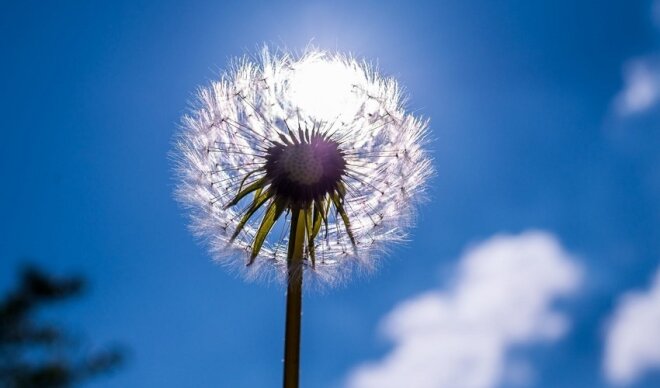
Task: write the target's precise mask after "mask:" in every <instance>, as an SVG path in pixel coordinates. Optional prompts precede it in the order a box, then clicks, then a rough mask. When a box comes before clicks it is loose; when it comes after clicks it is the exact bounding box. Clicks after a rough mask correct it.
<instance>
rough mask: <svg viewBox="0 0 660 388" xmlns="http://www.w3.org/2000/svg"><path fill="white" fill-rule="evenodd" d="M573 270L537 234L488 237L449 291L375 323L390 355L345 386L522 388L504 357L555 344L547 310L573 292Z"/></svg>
mask: <svg viewBox="0 0 660 388" xmlns="http://www.w3.org/2000/svg"><path fill="white" fill-rule="evenodd" d="M579 279H580V271H579V268H578V266H577V265H576V264H575V263H574V261H573V258H572V257H571V256H570V255H569V254H568V253H567V252H565V251H564V250H563V249H562V247H561V246H560V244H559V243H558V242H557V240H556V239H555V238H554V237H553V236H552V235H550V234H547V233H543V232H526V233H523V234H521V235H518V236H496V237H493V238H491V239H489V240H487V241H485V242H483V243H481V244H480V245H478V246H475V247H473V248H472V249H469V250H468V251H467V252H466V253H465V254H464V256H463V257H462V258H461V259H460V262H459V268H458V273H457V276H456V283H455V286H454V287H453V288H452V289H451V290H450V291H448V292H442V291H439V290H434V291H429V292H426V293H424V294H422V295H418V296H416V297H414V298H412V299H409V300H407V301H404V302H402V303H400V304H399V305H398V306H396V307H395V308H394V310H393V311H392V312H390V313H389V314H388V315H387V316H386V317H385V319H384V320H383V322H382V325H383V326H382V328H383V330H384V333H385V334H386V335H387V337H388V338H389V339H391V340H392V341H393V342H394V344H395V345H394V348H393V349H392V350H391V351H390V352H389V353H388V354H387V355H386V356H385V357H384V358H383V359H382V360H380V361H378V362H371V363H367V364H363V365H361V366H358V367H357V368H355V369H354V370H353V371H352V372H351V373H350V375H349V377H348V381H347V385H348V386H349V387H359V388H371V387H378V388H387V387H416V388H424V387H434V388H438V387H451V388H461V387H475V388H476V387H492V386H494V385H496V384H498V383H499V382H502V381H503V380H509V383H512V384H515V383H519V384H520V383H525V382H529V380H530V379H532V377H533V370H532V369H531V366H528V365H526V364H525V363H524V362H520V361H517V362H515V361H514V360H509V359H508V357H507V350H509V349H510V348H511V347H512V346H516V345H524V344H527V343H532V342H536V341H541V340H546V341H547V340H556V339H558V338H559V337H561V336H562V335H563V333H564V332H565V331H566V329H567V328H568V321H567V319H566V317H565V316H563V315H561V314H560V313H558V312H557V311H555V310H554V309H553V302H554V301H555V300H556V298H557V297H559V296H562V295H567V294H570V293H571V292H573V291H574V290H575V289H576V288H577V286H578V283H579Z"/></svg>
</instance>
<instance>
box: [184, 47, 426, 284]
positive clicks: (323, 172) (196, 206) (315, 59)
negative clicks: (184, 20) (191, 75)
mask: <svg viewBox="0 0 660 388" xmlns="http://www.w3.org/2000/svg"><path fill="white" fill-rule="evenodd" d="M427 126H428V122H427V121H425V120H421V119H420V118H418V117H415V116H414V115H412V114H410V113H408V112H406V110H405V106H404V99H403V96H402V94H401V91H400V88H399V86H398V84H397V82H396V81H395V80H394V79H391V78H385V77H382V76H381V75H379V74H378V73H377V72H376V71H374V70H373V68H372V67H371V66H370V65H368V64H367V63H365V62H361V61H358V60H356V59H354V58H353V57H350V56H345V55H341V54H335V53H329V52H325V51H321V50H316V49H312V50H308V51H307V52H306V53H304V54H303V55H300V56H294V55H292V54H288V53H282V52H279V53H272V52H271V51H269V50H268V49H267V48H265V49H264V50H263V51H262V52H261V54H260V56H259V57H258V58H244V59H242V60H239V61H237V62H236V63H235V64H234V66H233V67H232V68H231V70H229V71H227V72H226V73H224V74H223V75H222V77H221V78H220V80H218V81H214V82H212V83H211V84H210V85H209V86H207V87H203V88H201V89H200V90H199V91H198V95H197V101H196V102H195V104H194V106H193V108H192V111H191V112H190V113H189V114H187V115H185V116H184V117H183V119H182V129H181V130H180V132H179V134H178V135H177V138H176V139H177V140H176V152H175V154H176V156H175V160H176V169H177V175H178V177H179V183H178V186H177V189H176V196H177V199H178V200H179V201H180V202H181V203H182V204H183V205H184V206H186V207H187V208H189V210H190V213H191V221H192V222H191V227H192V230H193V231H194V233H195V234H197V235H198V236H200V237H201V238H203V239H204V240H205V241H206V242H207V243H208V245H209V248H210V250H211V252H212V254H213V256H214V257H215V259H216V260H217V261H219V262H221V263H224V264H227V265H230V266H232V267H234V268H241V269H242V272H243V273H244V274H245V275H246V276H247V277H248V278H258V277H267V278H278V279H285V277H286V271H287V245H288V236H289V234H288V233H287V230H288V228H289V225H290V223H291V220H290V215H291V211H292V209H305V210H306V211H307V213H306V214H308V215H307V220H306V228H307V233H306V236H307V237H306V241H307V244H306V246H305V251H304V258H303V260H304V261H303V263H304V264H305V265H304V268H305V271H306V272H308V273H310V274H311V275H313V276H312V277H311V278H312V279H316V280H318V281H319V282H320V283H325V284H336V283H337V282H339V281H342V280H345V279H346V278H347V277H348V275H349V274H351V273H352V272H354V271H355V270H356V269H359V270H370V269H372V268H374V267H375V266H376V264H377V263H378V261H379V259H380V258H381V257H383V255H384V251H385V250H386V249H387V247H388V246H389V245H390V244H392V243H397V242H401V241H403V240H404V239H405V237H406V232H407V230H408V229H409V227H410V226H411V224H412V221H413V218H414V213H415V208H416V206H417V204H418V203H419V201H420V200H421V199H422V198H423V194H424V191H425V188H426V181H427V179H428V178H429V176H430V175H432V173H433V168H432V165H431V161H430V158H429V156H428V154H427V152H426V151H425V148H424V147H425V145H426V134H427Z"/></svg>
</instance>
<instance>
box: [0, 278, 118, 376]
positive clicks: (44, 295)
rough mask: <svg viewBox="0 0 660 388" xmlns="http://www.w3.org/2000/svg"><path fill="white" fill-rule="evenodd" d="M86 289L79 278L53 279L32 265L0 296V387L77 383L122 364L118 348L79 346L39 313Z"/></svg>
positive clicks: (62, 330) (78, 342)
mask: <svg viewBox="0 0 660 388" xmlns="http://www.w3.org/2000/svg"><path fill="white" fill-rule="evenodd" d="M84 290H85V280H84V279H83V278H82V277H80V276H70V277H61V278H56V277H53V276H50V275H49V274H47V273H45V272H44V271H42V270H40V269H37V268H36V267H34V266H25V267H24V268H23V269H22V270H21V271H20V278H19V282H18V284H17V286H16V287H15V289H13V290H9V291H8V292H7V294H6V295H5V296H3V297H2V298H1V299H0V387H6V388H30V387H35V388H36V387H40V388H42V387H43V388H46V387H72V386H79V385H80V384H81V383H83V382H84V381H87V380H89V379H90V378H92V377H94V376H97V375H99V374H102V373H105V372H109V371H112V370H114V369H116V367H117V366H119V365H120V363H121V362H122V359H123V351H122V350H121V349H119V348H118V347H116V346H115V347H107V348H105V349H104V350H96V351H88V350H83V344H82V343H81V341H80V340H79V339H77V338H74V337H75V336H73V335H72V334H71V333H70V332H69V331H68V330H65V329H64V328H62V327H60V326H58V325H56V324H53V323H51V322H46V321H45V319H43V317H42V316H41V310H42V309H43V308H44V307H47V306H49V305H53V304H56V303H58V302H63V301H67V300H69V299H72V298H76V297H79V296H81V295H82V294H83V292H84ZM85 347H87V348H89V346H88V345H87V344H85Z"/></svg>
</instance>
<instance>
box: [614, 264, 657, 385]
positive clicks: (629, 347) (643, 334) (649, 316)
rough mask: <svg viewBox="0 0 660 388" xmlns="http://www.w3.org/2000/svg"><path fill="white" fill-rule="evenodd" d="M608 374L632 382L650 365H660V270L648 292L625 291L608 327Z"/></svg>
mask: <svg viewBox="0 0 660 388" xmlns="http://www.w3.org/2000/svg"><path fill="white" fill-rule="evenodd" d="M604 367H605V374H606V376H607V378H608V380H609V381H610V382H611V383H613V384H617V385H628V384H631V383H633V382H634V381H635V380H637V379H639V378H640V377H641V376H642V375H643V374H644V373H645V372H647V371H649V370H650V369H660V270H658V272H657V274H656V276H655V281H654V282H653V284H652V285H651V287H650V288H649V289H648V290H647V291H646V292H635V293H628V294H626V295H624V296H623V297H622V298H621V299H620V302H619V305H618V306H617V308H616V310H615V312H614V314H613V316H612V318H611V321H610V325H609V328H608V332H607V338H606V347H605V359H604Z"/></svg>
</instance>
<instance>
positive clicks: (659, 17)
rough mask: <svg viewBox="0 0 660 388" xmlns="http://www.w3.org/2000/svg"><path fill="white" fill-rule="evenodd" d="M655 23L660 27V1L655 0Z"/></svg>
mask: <svg viewBox="0 0 660 388" xmlns="http://www.w3.org/2000/svg"><path fill="white" fill-rule="evenodd" d="M653 21H654V22H655V25H656V26H658V27H660V0H655V2H654V3H653Z"/></svg>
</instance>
